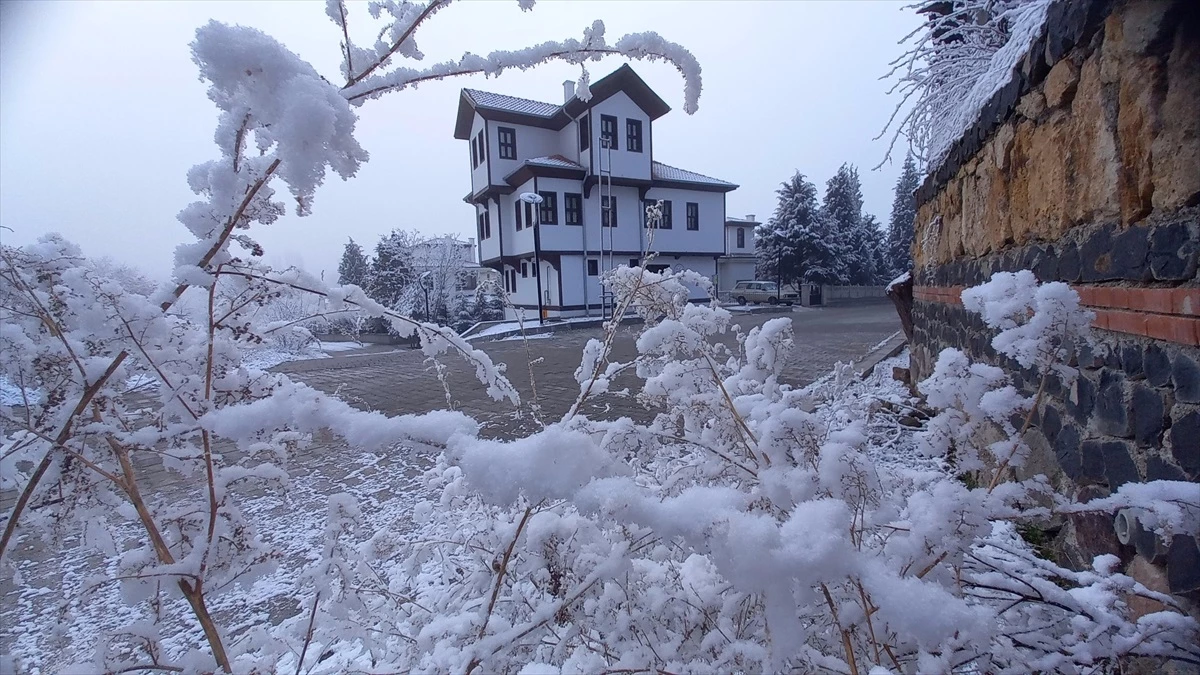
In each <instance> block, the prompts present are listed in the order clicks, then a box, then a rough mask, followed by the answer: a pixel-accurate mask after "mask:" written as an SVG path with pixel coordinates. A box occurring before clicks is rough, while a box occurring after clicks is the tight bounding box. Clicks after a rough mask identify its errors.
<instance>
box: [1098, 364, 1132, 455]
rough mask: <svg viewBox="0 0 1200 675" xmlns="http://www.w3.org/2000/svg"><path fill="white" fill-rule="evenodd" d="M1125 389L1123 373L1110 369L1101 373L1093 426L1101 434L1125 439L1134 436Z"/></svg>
mask: <svg viewBox="0 0 1200 675" xmlns="http://www.w3.org/2000/svg"><path fill="white" fill-rule="evenodd" d="M1125 389H1126V387H1125V375H1124V374H1123V373H1121V372H1120V371H1118V370H1110V369H1108V368H1105V369H1103V370H1102V371H1100V386H1099V387H1098V389H1097V393H1096V404H1095V409H1094V411H1093V414H1092V415H1093V416H1092V423H1093V426H1094V427H1095V428H1096V430H1097V431H1099V432H1100V433H1102V434H1107V435H1109V436H1121V437H1123V438H1128V437H1130V436H1132V435H1133V434H1132V428H1131V426H1132V425H1130V419H1129V417H1130V416H1129V404H1128V398H1127V395H1126V391H1125Z"/></svg>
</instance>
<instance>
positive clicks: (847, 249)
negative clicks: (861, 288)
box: [821, 164, 879, 285]
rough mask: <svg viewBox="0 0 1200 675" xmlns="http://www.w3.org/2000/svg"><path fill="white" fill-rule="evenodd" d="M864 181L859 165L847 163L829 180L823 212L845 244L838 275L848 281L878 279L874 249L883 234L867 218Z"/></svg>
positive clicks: (839, 262) (869, 281)
mask: <svg viewBox="0 0 1200 675" xmlns="http://www.w3.org/2000/svg"><path fill="white" fill-rule="evenodd" d="M862 204H863V201H862V184H861V183H860V182H859V180H858V169H856V168H855V167H854V165H852V164H843V165H842V166H841V168H839V169H838V171H837V173H836V174H834V175H833V177H832V178H830V179H829V182H827V183H826V184H825V202H824V204H823V205H822V208H821V210H822V212H823V213H824V214H825V216H826V217H827V218H828V219H829V222H830V227H831V228H832V236H833V238H834V240H835V241H837V242H839V243H840V244H841V245H842V254H841V256H840V257H839V260H838V266H837V269H838V272H839V274H838V276H839V277H840V278H842V279H843V280H844V283H849V284H855V285H870V284H872V283H874V281H875V264H874V257H875V254H874V253H873V251H874V248H875V247H876V245H877V243H878V240H879V236H878V230H874V228H872V227H871V226H870V225H869V224H868V223H867V222H866V221H865V220H864V218H863V212H862Z"/></svg>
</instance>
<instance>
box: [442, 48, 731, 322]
mask: <svg viewBox="0 0 1200 675" xmlns="http://www.w3.org/2000/svg"><path fill="white" fill-rule="evenodd" d="M563 89H564V99H565V101H564V103H562V104H561V105H559V104H552V103H543V102H539V101H531V100H528V99H522V98H516V97H512V96H505V95H502V94H494V93H489V92H483V91H478V90H473V89H464V90H462V94H461V96H460V99H459V106H458V117H457V121H456V125H455V130H454V137H455V138H457V139H460V140H464V141H468V142H469V143H468V150H469V152H470V165H471V192H470V193H469V194H468V195H467V196H466V197H464V201H466V202H467V203H469V204H471V205H472V206H474V208H475V223H476V230H477V235H478V241H479V261H480V263H481V264H482V265H484V266H487V267H490V268H492V269H495V270H497V271H498V272H499V273H500V275H501V281H502V287H503V288H504V290H505V291H506V292H507V293H508V296H509V300H510V302H511V303H512V305H513V307H514V308H515V310H517V311H524V312H525V313H526V315H527V316H533V317H536V316H539V315H540V316H543V317H545V318H556V317H569V316H583V315H590V316H599V315H600V314H601V313H602V312H604V311H605V307H606V303H611V298H607V297H606V296H605V294H604V291H603V288H602V285H601V283H600V280H601V278H602V277H603V275H604V274H605V272H607V271H608V270H611V269H613V268H616V267H619V266H621V265H629V264H631V263H637V262H638V261H640V259H641V258H642V255H643V252H644V251H648V250H649V251H653V252H656V253H657V254H658V255H657V257H656V259H655V260H654V261H653V263H652V265H651V269H654V268H655V266H662V267H666V266H672V267H684V268H687V269H691V270H694V271H696V272H699V273H700V274H703V275H705V276H707V277H709V278H712V279H719V278H720V276H719V266H720V265H721V262H722V260H723V259H724V258H726V257H727V248H726V242H727V239H728V237H729V235H728V232H727V230H728V228H727V226H726V224H725V223H726V214H725V196H726V194H727V193H729V192H730V191H732V190H734V189H736V188H737V185H734V184H733V183H729V182H727V181H723V180H719V179H716V178H711V177H708V176H704V175H701V174H699V173H695V172H692V171H686V170H684V169H678V168H675V167H672V166H668V165H666V164H663V163H661V162H658V161H655V159H654V133H653V129H652V125H653V122H654V120H656V119H658V118H660V117H662V116H663V115H665V114H666V113H667V112H669V111H670V107H669V106H667V104H666V103H665V102H664V101H663V100H662V99H661V98H659V97H658V95H657V94H655V93H654V92H653V91H652V90H651V89H650V88H649V86H647V85H646V83H645V82H644V81H643V80H642V79H641V78H640V77H638V75H637V74H636V73H635V72H634V71H633V69H632V68H630V67H629V66H622V67H620V68H619V69H617V70H616V71H614V72H613V73H611V74H610V75H608V76H606V77H604V78H602V79H600V80H598V81H596V82H595V83H594V84H592V85H591V88H590V93H591V96H590V98H588V100H587V101H583V100H582V99H580V98H579V97H578V96H577V95H576V94H575V84H574V83H573V82H570V81H568V82H564V83H563ZM530 194H535V195H538V197H540V198H541V201H540V204H535V203H527V202H526V201H522V199H521V196H522V195H530ZM658 202H661V203H662V218H661V221H660V222H658V223H649V224H648V223H647V222H646V206H647V205H649V204H652V203H658ZM750 236H751V237H752V235H750ZM706 297H707V294H706V293H705V292H704V291H703V290H702V289H699V288H695V289H693V291H692V298H693V299H695V300H702V299H704V298H706ZM509 311H510V312H512V311H514V310H512V309H510V310H509Z"/></svg>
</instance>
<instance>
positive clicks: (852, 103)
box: [0, 0, 918, 279]
mask: <svg viewBox="0 0 1200 675" xmlns="http://www.w3.org/2000/svg"><path fill="white" fill-rule="evenodd" d="M0 12H2V13H3V14H2V15H0V225H3V226H5V227H7V228H11V229H12V231H9V230H5V229H0V239H3V241H4V242H5V243H13V244H21V243H25V242H28V241H31V240H33V239H36V238H37V237H38V236H40V235H41V234H43V233H45V232H50V231H58V232H61V233H63V234H64V235H65V236H67V237H68V238H69V239H72V240H74V241H76V242H77V243H79V244H80V245H81V246H83V249H84V251H85V252H86V253H87V254H89V255H95V256H111V257H113V258H115V259H117V260H119V261H122V262H126V263H131V264H134V265H137V266H138V267H140V268H142V269H144V270H145V271H146V272H148V273H149V274H151V275H153V276H155V277H159V278H165V277H166V276H167V274H168V273H169V270H170V268H171V259H172V252H173V250H174V247H175V246H176V244H178V243H180V242H181V241H183V240H184V238H185V237H186V236H187V232H186V230H184V228H183V226H182V225H180V224H179V223H178V222H177V221H176V220H175V215H176V214H177V213H178V212H179V210H180V209H182V208H183V207H184V206H185V205H186V204H187V203H188V202H190V201H192V200H193V199H194V196H193V195H192V193H191V192H190V191H189V190H188V188H187V184H186V180H185V174H186V172H187V170H188V168H190V167H191V166H192V165H194V164H197V163H200V162H203V161H207V160H209V159H211V158H213V157H215V156H216V154H217V150H216V146H215V145H214V144H213V141H212V134H213V130H214V124H215V121H216V109H215V108H214V106H213V105H212V103H211V102H209V100H208V99H207V98H206V96H205V85H204V83H202V82H200V81H199V80H198V79H197V76H196V72H197V71H196V67H195V65H194V64H193V63H192V62H191V56H190V53H189V50H188V43H189V42H190V41H191V40H192V37H193V35H194V31H195V29H196V28H197V27H198V26H200V25H202V24H203V23H205V22H206V21H207V20H209V19H217V20H219V21H224V22H228V23H240V24H243V25H248V26H254V27H256V28H259V29H262V30H264V31H265V32H267V33H268V34H270V35H272V36H274V37H275V38H276V39H278V40H280V41H281V42H283V43H284V44H285V45H287V47H288V48H290V49H291V50H292V51H294V52H296V53H298V54H300V55H301V56H302V57H304V58H306V59H308V60H309V61H310V62H311V63H312V64H313V65H314V66H315V67H316V68H317V69H318V70H319V71H321V72H322V73H323V74H324V75H325V76H326V77H327V78H329V79H330V80H331V81H336V80H337V79H338V62H339V56H338V50H339V46H338V45H339V39H338V38H339V36H338V30H337V28H336V26H334V24H333V23H332V22H330V21H329V19H328V18H326V16H325V13H324V4H323V3H320V2H315V1H307V2H292V3H289V2H283V1H281V0H267V1H265V2H186V1H180V0H171V1H158V2H90V1H89V2H70V1H59V2H50V1H48V0H34V1H32V2H13V1H11V0H5V1H4V2H2V3H0ZM597 18H599V19H603V20H604V22H605V24H606V26H607V34H608V38H609V39H610V40H614V39H616V38H617V37H618V36H620V35H623V34H625V33H628V32H634V31H642V30H647V29H649V30H656V31H658V32H659V33H661V34H663V36H664V37H666V38H667V39H670V40H674V41H676V42H680V43H682V44H684V45H685V46H686V47H688V48H689V49H690V50H691V51H692V53H693V54H695V55H696V57H697V58H698V59H699V60H700V64H701V66H702V67H703V75H704V89H703V93H702V94H701V97H700V109H699V111H698V112H697V113H696V114H695V115H692V116H689V115H687V114H685V113H684V112H683V111H682V107H683V106H682V104H683V82H682V79H681V78H680V76H679V75H678V74H677V73H676V71H675V70H674V68H673V67H671V66H670V65H666V64H661V63H658V64H649V63H642V62H633V63H632V66H633V68H634V69H635V70H636V71H637V72H638V74H640V75H641V76H642V77H643V78H644V79H645V80H646V81H647V82H648V83H649V84H650V86H651V87H652V88H654V89H655V90H656V91H657V92H658V94H659V95H660V96H661V97H662V98H663V99H664V100H666V102H667V103H668V104H670V105H671V106H672V108H673V110H672V112H670V113H669V114H667V115H666V116H665V117H663V118H661V119H659V120H658V121H657V122H655V128H654V150H655V153H656V154H655V157H654V159H656V160H658V161H661V162H664V163H666V164H670V165H673V166H678V167H681V168H685V169H689V170H692V171H698V172H700V173H703V174H707V175H710V176H715V177H717V178H721V179H724V180H728V181H732V182H734V183H737V184H739V185H740V186H741V187H740V188H739V189H738V190H736V191H734V192H731V193H729V195H728V213H729V214H730V215H742V214H749V213H753V214H756V215H758V216H759V218H760V220H762V219H765V218H766V217H768V216H769V215H770V213H771V212H772V211H773V210H774V207H775V194H774V191H775V189H776V187H777V186H778V185H779V183H780V182H781V181H783V180H784V179H786V178H788V177H789V176H790V175H791V174H792V172H793V171H795V170H797V169H798V170H800V171H801V172H803V173H804V174H806V175H807V176H808V177H809V179H810V180H813V181H814V182H816V183H817V184H818V185H819V186H820V188H821V190H822V191H823V189H824V182H825V181H826V180H827V179H828V178H829V177H830V176H831V175H832V174H833V173H834V172H835V171H836V170H837V168H838V166H840V165H841V164H842V163H843V162H851V163H854V164H856V165H858V167H859V171H860V175H861V176H862V181H863V193H864V198H865V202H866V210H867V211H868V212H869V213H873V214H875V215H876V216H877V217H878V218H879V219H880V221H881V222H884V223H886V221H887V218H888V214H889V212H890V209H891V201H892V188H893V185H894V183H895V180H896V176H897V174H898V171H899V163H900V160H902V159H903V157H900V158H898V159H897V161H895V162H893V163H892V164H891V165H890V166H885V167H883V168H882V169H881V170H879V171H872V170H871V167H874V166H875V165H876V164H878V163H879V162H880V160H881V159H882V158H883V155H884V152H885V150H886V144H885V143H884V142H883V141H882V140H881V141H873V140H872V139H873V138H874V137H875V136H876V135H878V133H879V131H880V129H881V128H882V127H883V125H884V123H885V122H886V120H887V118H888V116H889V114H890V113H891V110H892V108H893V107H894V105H895V100H894V98H889V97H888V96H887V95H886V90H887V88H888V83H887V82H883V81H880V80H879V77H880V76H881V75H882V74H883V73H884V72H886V70H887V66H888V63H889V62H890V61H891V60H892V59H893V58H895V57H896V56H897V55H898V54H900V52H901V51H902V47H901V46H899V45H898V41H899V40H901V39H902V38H903V37H904V36H905V35H906V34H907V33H908V32H909V31H910V30H911V29H912V28H914V27H915V26H916V25H917V23H918V22H917V19H916V17H915V15H913V14H912V13H911V11H908V10H904V9H902V3H900V2H884V1H878V2H867V1H852V2H844V3H843V2H802V1H796V0H794V1H790V2H789V1H783V0H770V1H765V2H755V1H752V0H737V1H721V0H704V1H691V2H685V1H683V0H674V1H667V2H661V1H655V0H642V1H633V0H608V1H606V2H586V1H574V2H566V1H562V0H559V1H553V0H542V1H541V2H539V3H538V4H537V5H536V7H535V8H534V10H533V11H532V12H526V13H522V12H521V11H520V9H519V7H518V6H517V3H516V2H515V0H511V1H500V0H487V1H484V0H475V1H468V2H462V3H456V4H455V5H453V6H451V7H450V8H448V9H446V10H444V11H442V12H441V13H440V14H438V15H437V16H436V17H435V18H434V19H433V20H431V21H430V23H429V24H427V25H426V26H425V27H424V28H422V30H421V31H420V32H419V33H418V34H417V42H418V45H419V46H420V48H421V49H422V50H423V51H424V52H425V54H426V57H427V60H429V61H435V60H437V61H440V60H443V59H447V58H457V57H458V56H460V55H461V54H462V53H463V52H464V51H474V52H477V53H486V52H488V51H491V50H493V49H508V48H517V47H522V46H526V45H529V44H533V43H537V42H541V41H544V40H550V39H555V40H559V39H564V38H567V37H580V36H581V34H582V30H583V28H584V27H585V26H587V25H589V24H590V23H591V21H592V20H594V19H597ZM354 20H357V24H354V23H352V31H353V30H354V28H355V27H356V28H357V30H356V31H354V32H353V33H352V35H353V34H357V35H359V36H361V37H360V39H361V41H362V42H368V41H369V40H370V39H371V38H373V31H375V30H377V29H378V24H375V23H374V21H373V20H372V19H371V18H370V16H369V15H368V14H367V13H366V11H365V5H363V6H354V7H352V15H351V21H352V22H353V21H354ZM621 62H622V61H621V60H619V59H607V60H605V61H602V62H600V63H593V64H590V66H589V68H590V70H591V73H592V79H593V81H594V80H596V79H599V78H600V77H602V76H603V75H606V74H607V73H609V72H611V71H612V70H613V69H615V68H616V67H617V66H618V65H620V64H621ZM578 74H579V70H578V68H577V67H573V66H568V65H565V64H551V65H548V66H543V67H540V68H537V69H536V70H533V71H529V72H524V73H521V72H513V73H506V74H504V75H502V76H501V77H500V78H499V79H497V80H494V81H489V80H486V79H484V78H483V77H482V76H480V77H472V78H459V79H453V80H447V81H443V82H438V83H433V84H428V85H422V86H421V88H420V89H418V90H415V91H406V92H401V93H399V94H393V95H391V96H389V97H386V98H384V99H382V100H378V101H373V102H369V103H367V104H366V105H365V106H364V107H362V108H359V109H358V111H359V115H360V121H359V125H358V134H357V137H358V140H359V142H360V143H361V144H362V145H363V147H365V148H366V149H367V150H368V151H369V152H370V153H371V161H370V162H368V163H367V164H366V165H365V166H364V167H363V169H362V170H361V171H360V172H359V175H358V176H357V177H356V178H354V179H351V180H350V181H349V182H342V181H341V180H340V179H338V178H336V177H333V178H331V179H330V181H329V182H328V183H327V184H326V185H325V186H324V187H322V188H321V189H319V190H318V192H317V197H316V201H315V206H314V209H313V214H312V215H311V216H308V217H305V218H300V217H297V216H296V215H295V214H294V213H292V214H289V215H288V216H287V217H286V218H283V219H281V220H280V221H278V222H276V223H275V224H274V225H271V226H269V227H267V228H260V229H259V230H258V231H257V233H256V236H257V237H258V239H259V241H260V242H261V243H262V244H263V245H264V247H265V248H266V250H267V260H268V262H271V263H273V264H277V265H279V264H295V265H301V266H304V267H306V268H308V269H309V270H310V271H313V272H320V271H321V270H327V271H328V272H329V273H330V274H332V275H334V279H336V268H337V261H338V259H339V258H340V256H341V251H342V245H343V244H344V243H345V242H346V238H347V237H353V238H354V239H356V240H357V241H359V242H360V243H363V244H364V245H366V246H373V245H374V242H375V241H376V240H377V239H378V238H379V235H381V234H383V233H385V232H387V231H389V230H390V229H391V228H393V227H400V228H404V229H411V228H415V229H419V230H421V231H423V232H427V233H430V234H441V233H458V234H460V235H461V236H463V237H464V238H465V237H469V236H473V235H474V232H473V230H474V217H473V213H474V212H473V210H472V208H471V207H470V206H468V205H466V204H464V203H463V202H462V196H463V195H464V194H466V193H467V192H468V191H469V188H470V176H469V157H468V150H467V147H466V143H467V142H466V141H456V140H454V138H453V128H454V116H455V112H456V109H457V104H458V92H459V89H460V88H462V87H473V88H479V89H486V90H491V91H499V92H503V93H506V94H512V95H515V96H524V97H527V98H533V99H539V100H544V101H550V102H554V103H561V101H562V84H561V83H562V81H563V80H566V79H572V80H573V79H577V78H578Z"/></svg>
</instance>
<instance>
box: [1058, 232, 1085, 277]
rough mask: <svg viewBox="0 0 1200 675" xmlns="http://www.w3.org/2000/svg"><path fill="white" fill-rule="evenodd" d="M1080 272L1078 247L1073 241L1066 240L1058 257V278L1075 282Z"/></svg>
mask: <svg viewBox="0 0 1200 675" xmlns="http://www.w3.org/2000/svg"><path fill="white" fill-rule="evenodd" d="M1081 273H1082V266H1081V264H1080V261H1079V247H1077V246H1076V245H1075V242H1068V243H1067V244H1066V245H1065V246H1063V247H1062V253H1061V254H1060V255H1059V257H1058V278H1059V280H1061V281H1066V282H1068V283H1075V282H1077V281H1079V278H1080V276H1081Z"/></svg>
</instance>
